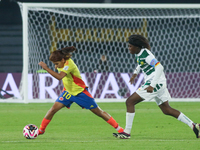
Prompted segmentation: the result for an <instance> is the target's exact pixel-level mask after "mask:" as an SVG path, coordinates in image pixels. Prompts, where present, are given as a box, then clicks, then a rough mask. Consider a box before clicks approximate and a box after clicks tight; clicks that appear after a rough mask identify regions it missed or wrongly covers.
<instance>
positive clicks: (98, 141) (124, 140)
mask: <svg viewBox="0 0 200 150" xmlns="http://www.w3.org/2000/svg"><path fill="white" fill-rule="evenodd" d="M33 140H34V141H33ZM33 140H29V141H24V140H23V141H1V143H28V142H31V143H49V142H48V141H37V140H36V139H33ZM116 140H117V142H128V141H136V142H140V141H145V142H147V141H149V142H156V141H158V142H185V141H187V142H188V141H198V139H196V140H195V139H194V140H188V139H187V140H147V139H145V140H136V139H133V140H130V139H127V140H126V139H115V140H97V141H96V140H95V141H64V140H63V141H54V142H53V143H64V142H66V143H94V142H96V143H100V142H109V141H111V142H113V141H115V142H116ZM50 142H51V141H50Z"/></svg>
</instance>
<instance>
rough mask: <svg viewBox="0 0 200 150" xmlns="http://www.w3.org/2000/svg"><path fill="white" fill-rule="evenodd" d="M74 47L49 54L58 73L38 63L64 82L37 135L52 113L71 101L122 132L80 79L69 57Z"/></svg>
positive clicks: (50, 118)
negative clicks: (61, 90)
mask: <svg viewBox="0 0 200 150" xmlns="http://www.w3.org/2000/svg"><path fill="white" fill-rule="evenodd" d="M75 50H76V48H75V47H73V46H72V47H65V48H63V49H61V50H56V51H54V52H53V53H52V54H51V55H50V58H49V59H50V61H52V62H53V63H54V65H55V68H56V69H57V70H58V72H59V73H57V72H55V71H53V70H51V69H50V68H48V66H47V65H46V64H45V63H44V62H42V61H41V62H39V65H40V66H41V67H42V68H43V69H45V70H46V71H47V72H48V73H50V74H51V75H52V76H53V77H55V78H56V79H58V80H62V81H63V84H64V89H63V92H62V93H61V94H60V96H59V97H58V98H57V100H56V101H55V103H54V104H53V106H52V107H51V109H50V110H49V111H48V112H47V114H46V115H45V117H44V118H43V120H42V123H41V126H40V128H39V135H40V134H43V133H44V132H45V129H46V127H47V125H48V124H49V123H50V121H51V120H52V118H53V116H54V114H55V113H56V112H57V111H59V110H60V109H61V108H63V107H65V106H66V107H68V108H70V106H71V104H72V103H74V102H75V103H77V104H78V105H79V106H80V107H82V108H86V109H89V110H91V112H93V113H94V114H96V115H97V116H99V117H101V118H102V119H104V120H105V121H106V122H107V123H109V124H110V125H111V126H113V127H114V128H115V129H116V130H117V131H118V132H123V130H124V129H123V128H121V127H120V126H119V125H118V123H117V122H116V121H115V120H114V119H113V117H112V116H110V115H109V114H108V113H107V112H105V111H103V110H102V109H101V108H100V107H99V106H98V105H97V103H96V102H95V100H94V98H93V97H92V95H91V94H90V93H89V92H88V90H87V86H86V85H85V83H84V81H83V80H82V79H81V75H80V72H79V69H78V67H77V66H76V64H75V63H74V61H73V60H72V59H71V52H73V51H75Z"/></svg>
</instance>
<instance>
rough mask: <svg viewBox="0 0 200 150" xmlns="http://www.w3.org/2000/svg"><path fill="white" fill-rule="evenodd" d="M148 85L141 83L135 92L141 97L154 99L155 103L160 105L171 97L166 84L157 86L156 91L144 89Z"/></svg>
mask: <svg viewBox="0 0 200 150" xmlns="http://www.w3.org/2000/svg"><path fill="white" fill-rule="evenodd" d="M148 86H149V85H142V86H141V87H140V88H139V89H137V91H136V93H137V94H138V95H139V96H140V97H141V98H143V99H145V100H147V101H150V100H152V99H155V101H156V103H157V105H161V104H162V103H164V102H166V101H168V100H170V99H171V96H170V94H169V91H168V89H167V87H166V84H163V85H162V86H159V88H160V89H157V88H156V89H157V90H156V92H155V91H154V92H153V93H149V92H147V90H144V89H145V88H147V87H148Z"/></svg>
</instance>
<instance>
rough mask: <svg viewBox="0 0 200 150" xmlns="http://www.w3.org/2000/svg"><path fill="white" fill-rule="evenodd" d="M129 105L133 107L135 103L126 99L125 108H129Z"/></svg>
mask: <svg viewBox="0 0 200 150" xmlns="http://www.w3.org/2000/svg"><path fill="white" fill-rule="evenodd" d="M131 105H135V102H134V100H133V99H131V98H128V99H127V100H126V106H127V107H128V106H131Z"/></svg>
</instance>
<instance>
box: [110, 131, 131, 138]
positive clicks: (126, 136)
mask: <svg viewBox="0 0 200 150" xmlns="http://www.w3.org/2000/svg"><path fill="white" fill-rule="evenodd" d="M113 136H114V137H116V138H119V139H130V137H131V135H130V134H127V133H125V132H121V133H113Z"/></svg>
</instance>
